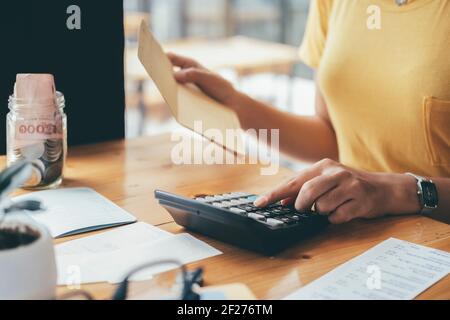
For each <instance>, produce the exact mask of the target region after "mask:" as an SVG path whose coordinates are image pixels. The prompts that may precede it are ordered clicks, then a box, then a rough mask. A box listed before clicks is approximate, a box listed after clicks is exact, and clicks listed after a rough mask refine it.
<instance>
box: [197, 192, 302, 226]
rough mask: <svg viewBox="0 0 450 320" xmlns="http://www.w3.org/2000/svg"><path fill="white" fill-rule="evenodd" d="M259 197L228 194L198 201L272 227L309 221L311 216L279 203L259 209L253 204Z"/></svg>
mask: <svg viewBox="0 0 450 320" xmlns="http://www.w3.org/2000/svg"><path fill="white" fill-rule="evenodd" d="M256 199H257V196H255V195H252V194H248V193H245V192H235V193H226V194H221V195H216V196H207V197H199V198H196V199H195V200H196V201H199V202H203V203H205V204H208V205H212V206H214V207H217V208H221V209H225V210H228V211H229V212H230V213H233V214H239V215H241V216H246V217H248V218H249V219H253V220H256V221H258V222H261V223H263V224H266V225H268V226H271V227H283V226H291V225H296V224H299V223H301V222H302V221H304V220H305V219H308V218H309V217H310V216H311V214H310V213H304V212H297V211H296V210H295V209H294V208H292V207H284V206H282V205H281V204H279V203H276V204H272V205H270V206H268V207H267V208H258V207H256V206H255V205H254V204H253V203H254V202H255V200H256Z"/></svg>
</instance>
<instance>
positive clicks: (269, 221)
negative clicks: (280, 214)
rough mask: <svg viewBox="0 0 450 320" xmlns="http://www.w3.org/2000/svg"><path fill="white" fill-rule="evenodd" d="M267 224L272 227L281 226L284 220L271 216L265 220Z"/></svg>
mask: <svg viewBox="0 0 450 320" xmlns="http://www.w3.org/2000/svg"><path fill="white" fill-rule="evenodd" d="M265 224H267V225H269V226H272V227H281V226H283V225H284V222H282V221H279V220H275V219H270V218H269V219H267V220H266V221H265Z"/></svg>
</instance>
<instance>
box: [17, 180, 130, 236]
mask: <svg viewBox="0 0 450 320" xmlns="http://www.w3.org/2000/svg"><path fill="white" fill-rule="evenodd" d="M27 199H30V200H31V199H32V200H39V201H41V202H42V204H43V207H44V208H45V210H44V211H41V212H37V213H33V214H30V216H31V217H32V218H33V219H34V220H36V221H37V222H39V223H42V224H43V225H45V226H46V227H47V228H48V229H49V231H50V233H51V235H52V236H53V237H54V238H61V237H67V236H72V235H76V234H80V233H85V232H90V231H95V230H100V229H106V228H110V227H115V226H120V225H125V224H130V223H134V222H136V218H135V217H133V216H132V215H131V214H129V213H128V212H126V211H125V210H123V209H122V208H120V207H119V206H117V205H115V204H114V203H112V202H111V201H109V200H108V199H106V198H105V197H103V196H102V195H100V194H99V193H97V192H95V191H94V190H92V189H89V188H72V189H58V190H46V191H38V192H33V193H30V194H26V195H23V196H18V197H15V198H13V201H18V200H27Z"/></svg>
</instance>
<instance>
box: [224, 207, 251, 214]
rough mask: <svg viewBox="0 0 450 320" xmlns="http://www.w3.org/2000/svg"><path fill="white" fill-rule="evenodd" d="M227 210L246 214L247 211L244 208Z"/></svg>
mask: <svg viewBox="0 0 450 320" xmlns="http://www.w3.org/2000/svg"><path fill="white" fill-rule="evenodd" d="M228 210H230V211H231V212H233V213H237V214H243V215H245V214H247V212H246V211H245V210H242V209H239V208H230V209H228Z"/></svg>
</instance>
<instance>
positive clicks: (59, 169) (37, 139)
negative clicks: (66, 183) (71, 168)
mask: <svg viewBox="0 0 450 320" xmlns="http://www.w3.org/2000/svg"><path fill="white" fill-rule="evenodd" d="M8 107H9V110H10V111H9V113H8V115H7V120H6V122H7V125H6V127H7V132H6V135H7V138H6V139H7V164H8V166H9V165H11V164H13V163H14V162H16V161H18V160H28V161H30V162H31V163H32V166H33V170H32V171H33V173H32V176H31V178H30V179H29V180H28V182H27V183H26V184H25V185H24V186H23V187H24V188H26V189H33V190H34V189H50V188H55V187H57V186H59V185H60V184H61V182H62V179H63V172H64V166H65V160H66V156H67V117H66V114H65V113H64V107H65V100H64V95H63V94H62V93H61V92H56V97H55V99H50V100H36V99H35V100H33V101H32V102H30V101H26V100H23V99H18V98H16V97H14V96H10V98H9V104H8Z"/></svg>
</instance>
